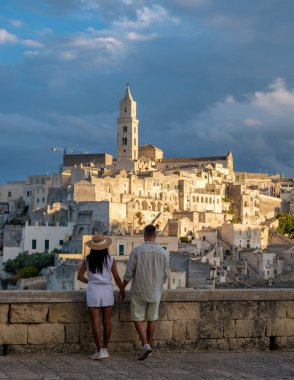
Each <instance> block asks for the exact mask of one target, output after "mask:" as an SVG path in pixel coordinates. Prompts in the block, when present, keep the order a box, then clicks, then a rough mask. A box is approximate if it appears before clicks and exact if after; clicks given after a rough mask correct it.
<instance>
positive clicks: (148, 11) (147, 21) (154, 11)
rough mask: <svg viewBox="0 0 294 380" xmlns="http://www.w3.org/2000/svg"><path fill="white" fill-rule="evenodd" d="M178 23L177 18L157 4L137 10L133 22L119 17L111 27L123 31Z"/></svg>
mask: <svg viewBox="0 0 294 380" xmlns="http://www.w3.org/2000/svg"><path fill="white" fill-rule="evenodd" d="M179 22H180V19H179V18H178V17H174V16H171V15H170V13H169V12H168V10H167V9H166V8H164V7H163V6H161V5H158V4H153V5H152V6H151V7H147V6H144V7H142V8H139V9H137V10H136V19H135V20H130V19H129V18H126V17H121V18H120V19H119V20H117V21H114V22H113V25H114V26H115V27H119V28H123V29H130V28H133V29H139V28H147V27H150V26H151V25H153V24H160V25H162V24H165V23H173V24H178V23H179Z"/></svg>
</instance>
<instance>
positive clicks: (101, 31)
mask: <svg viewBox="0 0 294 380" xmlns="http://www.w3.org/2000/svg"><path fill="white" fill-rule="evenodd" d="M293 14H294V2H293V1H292V0H258V1H256V0H246V1H242V0H169V1H152V0H150V1H144V0H102V1H99V0H1V2H0V133H1V134H0V136H1V137H0V182H6V181H8V180H22V179H25V177H26V175H29V174H42V173H47V172H56V171H58V168H59V164H60V163H61V160H62V154H61V153H58V152H55V153H54V152H52V151H51V147H52V146H59V147H67V148H68V149H71V150H73V151H83V152H97V153H98V152H108V153H111V154H113V155H114V156H115V154H116V118H117V116H118V102H119V99H120V98H121V97H122V96H123V94H124V90H125V84H126V82H130V83H131V90H132V94H133V96H134V98H135V100H136V101H137V109H138V118H139V122H140V124H139V143H140V145H143V144H146V143H152V144H155V145H157V146H159V147H160V148H162V149H163V150H164V153H165V157H171V156H178V157H185V156H205V155H207V156H211V155H224V154H226V153H227V152H228V151H229V150H231V151H232V152H233V155H234V159H235V168H236V169H237V170H246V171H256V172H260V171H262V172H264V171H266V172H268V173H277V172H279V173H284V174H285V175H287V176H291V177H293V176H294V154H293V151H294V71H293V67H294V46H293V34H294V23H293V21H292V16H293Z"/></svg>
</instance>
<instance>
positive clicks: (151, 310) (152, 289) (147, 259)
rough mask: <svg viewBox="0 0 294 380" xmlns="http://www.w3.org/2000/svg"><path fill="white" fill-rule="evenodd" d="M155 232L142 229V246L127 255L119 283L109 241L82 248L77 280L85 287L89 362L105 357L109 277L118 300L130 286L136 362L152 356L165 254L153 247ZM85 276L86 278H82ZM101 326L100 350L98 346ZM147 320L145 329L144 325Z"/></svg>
mask: <svg viewBox="0 0 294 380" xmlns="http://www.w3.org/2000/svg"><path fill="white" fill-rule="evenodd" d="M155 240H156V228H155V227H154V226H153V225H148V226H146V227H145V229H144V243H143V244H142V245H140V246H138V247H136V248H134V249H133V250H132V252H131V254H130V257H129V260H128V263H127V267H126V271H125V274H124V277H123V281H122V280H121V278H120V276H119V274H118V272H117V267H116V263H115V260H114V259H113V257H112V256H110V255H109V252H108V247H109V246H110V244H111V242H112V241H111V239H110V238H109V237H105V236H104V235H94V236H93V237H92V240H90V241H88V242H87V243H86V245H87V246H88V247H89V248H91V251H90V254H89V255H88V256H87V257H86V258H85V260H84V261H83V262H82V264H81V267H80V270H79V273H78V280H80V281H82V282H84V283H87V284H88V287H87V306H88V310H89V314H90V319H91V325H92V333H93V338H94V341H95V344H96V352H95V353H94V354H93V355H92V356H91V359H94V360H95V359H98V360H100V359H106V358H108V357H109V353H108V348H107V347H108V343H109V340H110V336H111V314H112V306H113V304H114V295H113V286H112V276H113V278H114V280H115V282H116V284H117V286H118V288H119V289H120V299H121V300H123V299H124V298H125V287H126V286H127V284H128V283H129V282H130V281H131V280H132V284H131V318H132V320H133V321H134V323H135V327H136V330H137V332H138V335H139V337H140V340H141V343H142V348H141V352H140V355H139V358H138V359H139V360H144V359H146V358H147V357H148V356H149V355H150V354H151V352H152V339H153V336H154V333H155V321H156V320H157V319H158V310H159V304H160V298H161V294H162V291H163V284H164V282H165V281H166V279H167V276H168V268H169V256H168V252H167V251H166V250H165V249H164V248H162V247H161V246H160V245H159V244H158V243H156V241H155ZM85 273H87V278H86V277H85V276H84V275H85ZM100 314H101V315H102V324H103V346H101V338H102V330H101V323H100V317H101V316H100ZM145 320H147V328H145V325H144V321H145Z"/></svg>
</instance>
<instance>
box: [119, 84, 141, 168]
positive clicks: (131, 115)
mask: <svg viewBox="0 0 294 380" xmlns="http://www.w3.org/2000/svg"><path fill="white" fill-rule="evenodd" d="M136 117H137V105H136V102H135V101H134V99H133V97H132V94H131V90H130V85H129V83H128V84H127V88H126V92H125V96H124V97H123V98H122V100H121V101H120V102H119V117H118V118H117V161H121V160H132V161H136V160H137V159H138V146H139V141H138V126H139V120H138V119H137V118H136Z"/></svg>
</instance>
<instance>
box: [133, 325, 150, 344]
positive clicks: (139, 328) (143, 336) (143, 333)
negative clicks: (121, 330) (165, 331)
mask: <svg viewBox="0 0 294 380" xmlns="http://www.w3.org/2000/svg"><path fill="white" fill-rule="evenodd" d="M134 322H135V327H136V330H137V333H138V335H139V337H140V340H141V342H142V346H145V344H147V343H148V341H147V334H146V330H145V325H144V322H143V321H134Z"/></svg>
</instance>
